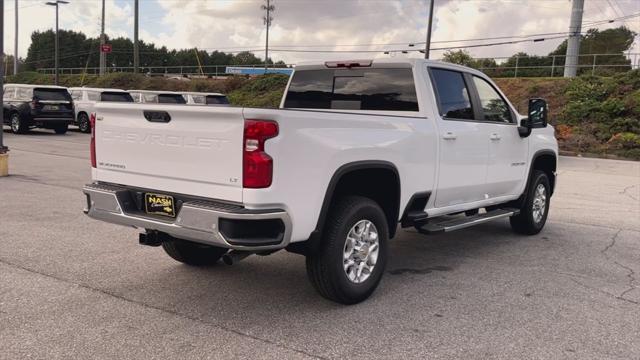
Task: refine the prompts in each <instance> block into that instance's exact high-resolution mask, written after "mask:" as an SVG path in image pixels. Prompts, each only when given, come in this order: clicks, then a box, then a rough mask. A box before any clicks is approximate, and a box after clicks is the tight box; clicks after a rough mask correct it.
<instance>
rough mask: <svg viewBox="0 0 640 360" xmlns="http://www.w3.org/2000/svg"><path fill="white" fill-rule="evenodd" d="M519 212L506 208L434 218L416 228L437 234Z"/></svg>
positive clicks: (423, 231) (425, 232)
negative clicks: (453, 216) (467, 214)
mask: <svg viewBox="0 0 640 360" xmlns="http://www.w3.org/2000/svg"><path fill="white" fill-rule="evenodd" d="M519 213H520V210H518V209H512V208H505V209H496V210H492V211H489V212H486V213H484V214H478V215H473V216H464V217H456V218H453V219H452V218H444V219H434V220H435V221H432V222H429V223H427V224H424V225H422V226H421V227H416V230H418V232H421V233H423V234H437V233H441V232H450V231H455V230H460V229H464V228H467V227H470V226H474V225H479V224H484V223H486V222H489V221H493V220H498V219H502V218H507V217H511V216H514V215H518V214H519ZM438 220H439V221H438Z"/></svg>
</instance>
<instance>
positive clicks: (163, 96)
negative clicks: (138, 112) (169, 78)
mask: <svg viewBox="0 0 640 360" xmlns="http://www.w3.org/2000/svg"><path fill="white" fill-rule="evenodd" d="M129 93H130V94H131V96H132V97H133V101H134V102H136V103H143V104H186V103H187V100H186V99H185V97H184V96H182V94H181V93H179V92H175V91H154V90H129Z"/></svg>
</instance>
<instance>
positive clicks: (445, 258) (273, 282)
mask: <svg viewBox="0 0 640 360" xmlns="http://www.w3.org/2000/svg"><path fill="white" fill-rule="evenodd" d="M541 236H542V234H541V235H538V236H534V237H524V236H519V235H515V234H514V233H513V232H512V231H511V229H510V227H509V225H508V223H507V222H504V223H502V222H497V223H494V224H484V225H480V226H477V227H475V228H474V229H466V230H461V231H458V232H455V233H450V234H442V235H437V236H424V235H421V234H418V233H414V232H411V231H406V230H402V231H400V232H399V233H398V236H397V237H396V238H395V239H394V240H392V241H391V244H390V249H389V250H390V259H389V262H388V263H387V271H386V274H385V276H384V278H383V281H382V283H381V286H380V287H379V288H378V289H377V291H376V292H375V293H374V295H373V296H372V297H371V298H370V299H369V300H368V301H365V302H364V303H362V306H371V305H370V304H378V303H379V302H383V303H387V302H393V301H397V300H398V299H396V298H397V297H398V296H399V295H398V293H399V292H400V293H401V292H404V296H424V295H423V294H424V289H425V288H428V287H430V286H432V283H433V282H438V283H439V284H440V285H441V284H442V282H444V283H446V282H447V281H448V278H447V277H448V275H447V274H451V273H454V272H456V270H458V269H459V268H460V267H461V266H466V265H465V263H467V264H468V263H470V262H472V261H482V262H493V261H498V260H500V258H503V257H505V256H506V257H509V256H518V254H521V253H522V252H523V251H525V249H522V246H521V245H524V244H526V243H530V242H536V240H537V239H536V238H537V237H541ZM538 240H539V239H538ZM525 242H526V243H525ZM527 246H529V245H527ZM156 255H158V256H159V255H160V254H157V253H156ZM304 262H305V260H304V258H303V257H302V256H299V255H294V254H290V253H286V252H284V251H283V252H280V253H278V254H274V255H271V256H266V257H262V256H252V257H249V258H247V259H246V260H244V261H242V262H240V263H237V264H234V265H233V266H226V265H223V264H217V265H215V266H212V267H207V268H192V267H188V266H184V265H180V264H171V265H169V266H162V269H158V270H159V271H155V272H153V273H147V274H146V275H145V276H143V277H142V278H139V279H136V280H135V282H136V284H135V285H134V284H128V285H129V286H131V287H132V288H137V289H136V290H133V289H132V288H129V289H128V290H125V289H122V288H121V289H120V290H117V292H119V293H121V291H122V290H124V291H125V292H129V291H130V290H133V291H132V292H133V293H132V294H131V295H133V296H134V297H136V298H139V299H140V298H141V299H140V300H141V301H143V302H147V301H151V302H152V303H157V304H158V306H160V307H163V308H164V307H166V306H169V307H170V308H172V309H174V307H176V308H175V309H174V310H173V311H179V309H180V308H184V307H188V308H189V309H190V311H193V312H195V313H197V314H198V316H199V317H204V318H207V317H213V318H215V319H226V320H228V321H237V318H234V316H233V315H232V314H228V312H229V311H231V313H234V312H236V311H237V310H238V309H255V308H256V306H258V307H260V308H262V309H269V312H271V313H272V314H274V313H279V312H291V311H292V310H293V311H294V312H296V313H298V314H304V313H314V312H317V311H318V310H320V309H338V308H341V307H343V306H342V305H339V304H334V303H331V302H329V301H327V300H324V299H322V298H321V297H320V296H319V295H318V294H317V293H316V292H315V290H314V289H313V287H312V286H311V284H310V283H309V282H308V280H307V277H306V273H305V270H304V268H305V265H304ZM469 267H475V265H473V264H470V265H469ZM467 271H473V270H471V269H467ZM449 281H453V278H451V279H450V280H449ZM414 284H417V285H418V286H419V287H422V289H420V288H418V289H416V291H417V292H418V293H416V294H415V295H408V294H407V293H406V292H407V285H411V286H414ZM129 286H127V287H129ZM116 287H119V286H117V285H116ZM400 289H402V291H400ZM409 291H412V290H409ZM257 294H259V295H257ZM125 296H127V297H129V295H125ZM422 301H427V302H428V301H429V299H428V298H424V299H423V300H422ZM292 304H296V305H295V306H294V309H292V308H291V306H292ZM367 304H369V305H367ZM305 305H308V306H305ZM358 306H361V305H358ZM263 316H265V315H264V314H261V315H258V314H253V315H251V316H250V317H259V318H262V317H263ZM243 321H244V320H243ZM265 321H266V319H265Z"/></svg>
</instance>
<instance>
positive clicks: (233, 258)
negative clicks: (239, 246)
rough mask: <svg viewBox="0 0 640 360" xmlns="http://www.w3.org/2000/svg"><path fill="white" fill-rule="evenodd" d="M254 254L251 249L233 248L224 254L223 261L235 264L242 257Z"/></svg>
mask: <svg viewBox="0 0 640 360" xmlns="http://www.w3.org/2000/svg"><path fill="white" fill-rule="evenodd" d="M252 254H253V253H252V252H251V251H238V250H231V251H229V252H228V253H226V254H224V255H222V262H224V263H225V264H227V265H233V264H236V263H239V262H240V261H241V260H242V259H244V258H246V257H247V256H249V255H252Z"/></svg>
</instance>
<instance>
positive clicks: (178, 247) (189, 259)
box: [162, 237, 228, 266]
mask: <svg viewBox="0 0 640 360" xmlns="http://www.w3.org/2000/svg"><path fill="white" fill-rule="evenodd" d="M162 248H163V249H164V251H165V252H166V253H167V255H169V256H171V258H172V259H174V260H176V261H179V262H181V263H185V264H187V265H191V266H205V265H213V264H215V263H216V262H217V261H218V260H219V259H220V258H221V257H222V255H224V254H226V253H227V251H228V249H224V248H220V247H216V246H211V245H204V244H198V243H195V242H191V241H187V240H182V239H177V238H174V237H169V238H168V239H165V240H164V241H163V242H162Z"/></svg>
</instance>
